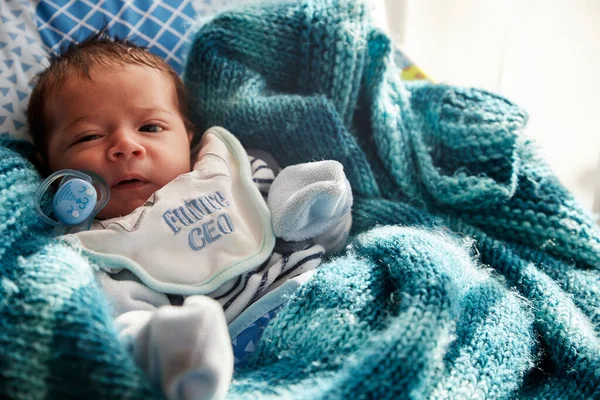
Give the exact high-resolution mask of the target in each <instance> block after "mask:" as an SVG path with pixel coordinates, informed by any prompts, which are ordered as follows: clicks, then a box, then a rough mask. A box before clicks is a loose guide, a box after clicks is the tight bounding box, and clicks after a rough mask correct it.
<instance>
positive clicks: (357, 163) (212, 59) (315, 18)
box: [0, 0, 600, 399]
mask: <svg viewBox="0 0 600 400" xmlns="http://www.w3.org/2000/svg"><path fill="white" fill-rule="evenodd" d="M391 50H392V46H391V43H390V41H389V39H388V38H387V37H386V36H385V35H384V34H382V33H381V32H380V31H378V30H377V29H376V28H375V27H374V26H373V24H372V22H371V20H370V19H369V16H368V15H367V12H366V7H365V5H364V4H363V3H362V2H360V1H358V0H302V1H300V2H284V3H265V4H261V5H257V6H254V7H248V8H244V9H240V10H236V11H230V12H227V13H223V14H221V15H219V16H217V17H215V18H214V19H212V20H211V21H210V22H208V23H207V24H205V25H204V26H202V27H200V28H199V30H198V31H197V32H196V34H195V35H194V37H193V41H192V46H191V50H190V53H189V55H188V58H187V65H186V69H185V75H184V78H185V83H186V86H187V87H188V89H189V92H190V95H191V99H190V104H191V107H190V113H191V117H192V120H193V121H194V123H195V124H197V126H198V128H199V130H200V131H204V130H205V129H206V128H208V127H210V126H213V125H220V126H224V127H225V128H227V129H228V130H230V131H231V132H232V133H234V134H235V135H236V136H237V137H238V138H239V139H240V140H241V142H242V143H243V144H244V145H245V146H246V147H248V148H260V149H263V150H266V151H268V152H270V153H271V154H273V155H275V157H276V158H277V161H278V162H279V164H280V165H281V166H282V167H285V166H287V165H291V164H296V163H299V162H306V161H312V160H321V159H335V160H337V161H339V162H340V163H342V165H343V166H344V169H345V172H346V175H347V177H348V180H349V181H350V183H351V185H352V188H353V192H354V195H355V198H354V206H353V221H354V226H353V230H352V240H351V241H350V243H349V245H348V247H347V248H346V250H345V251H344V252H343V253H342V254H339V255H337V256H335V257H331V258H330V259H329V260H328V261H327V262H326V263H325V264H324V265H322V266H321V267H320V268H319V270H318V272H317V273H316V274H315V276H314V277H313V278H312V279H311V280H310V281H309V282H308V283H307V284H305V285H304V286H303V287H301V288H300V289H299V291H298V292H297V293H295V294H294V295H293V296H292V297H291V298H290V300H289V302H288V303H287V304H286V305H285V306H284V307H283V308H282V309H281V310H280V311H279V313H278V315H277V316H276V318H274V319H273V320H272V321H271V323H270V324H269V325H268V326H267V328H266V330H265V331H264V334H263V336H262V338H261V340H260V342H259V343H258V345H257V349H256V352H255V354H254V355H253V356H251V357H250V358H249V359H248V361H247V363H246V364H245V365H244V366H243V367H242V368H240V369H238V370H237V371H236V373H235V376H234V380H233V382H232V386H231V389H230V392H229V397H230V398H241V399H246V398H280V397H284V398H298V399H316V398H378V399H379V398H381V399H387V398H389V399H397V398H413V399H424V398H440V399H455V398H469V399H470V398H482V399H483V398H485V399H488V398H491V399H493V398H510V397H513V398H548V399H556V398H597V397H598V398H600V339H599V333H600V316H599V315H600V314H599V313H598V309H600V271H599V270H598V266H599V265H600V232H599V230H598V227H597V226H596V225H594V223H593V221H592V219H591V218H590V217H589V216H588V215H587V214H586V213H585V212H584V211H583V210H582V209H581V208H580V207H579V205H578V204H577V203H576V201H575V200H574V199H573V197H572V196H571V194H570V193H568V192H567V191H566V190H565V189H564V188H563V187H562V186H560V184H559V183H558V181H557V180H556V178H555V177H554V175H553V174H552V172H551V171H550V169H549V168H548V166H547V165H546V164H545V162H544V161H543V160H541V159H540V158H539V156H538V154H537V152H536V150H535V147H534V145H533V144H532V143H531V142H530V141H528V140H527V139H526V137H524V135H523V131H524V129H525V127H526V121H527V115H526V113H525V112H524V111H523V110H521V109H520V108H519V107H518V106H516V105H515V104H513V103H511V102H510V101H508V100H506V99H503V98H502V97H499V96H497V95H494V94H491V93H488V92H485V91H481V90H476V89H466V88H456V87H451V86H447V85H434V84H427V83H417V84H414V83H413V84H409V83H406V82H401V81H400V80H399V71H398V70H397V68H396V67H395V65H394V64H393V62H392V57H391ZM39 183H40V178H39V175H38V174H37V173H36V172H35V171H34V169H33V167H32V165H31V164H29V163H28V162H27V161H25V160H24V159H23V157H21V156H19V155H18V154H16V153H14V152H12V151H11V150H9V149H7V148H3V147H0V233H1V235H2V236H1V237H2V240H1V241H0V274H1V275H0V301H1V302H0V327H1V328H2V329H0V382H1V383H0V397H3V398H46V397H48V398H55V397H56V398H65V397H67V398H68V397H73V398H86V397H90V398H107V399H108V398H110V399H114V398H131V399H137V398H153V397H157V398H159V397H161V395H160V393H158V392H157V391H156V390H155V389H154V388H152V387H150V385H149V383H148V381H147V379H146V378H145V377H144V375H143V373H142V372H141V370H139V369H138V368H137V367H136V366H135V365H134V363H133V360H131V358H130V357H129V356H128V355H127V352H126V350H125V349H123V348H121V346H120V345H119V342H118V339H117V336H116V332H115V329H114V327H113V325H112V324H113V323H112V321H111V318H110V310H109V309H108V306H107V302H106V301H105V299H104V298H103V295H102V292H101V290H100V289H99V286H98V285H97V283H96V282H95V280H94V279H93V272H94V269H95V266H94V265H93V264H92V263H91V262H90V260H87V259H85V258H84V257H83V256H82V255H81V254H78V253H77V252H76V251H74V250H73V249H72V248H71V247H69V246H68V245H67V244H65V243H63V242H61V241H59V240H57V239H53V238H52V237H51V236H50V232H49V228H47V227H44V226H43V225H42V223H41V222H40V220H39V219H38V218H37V217H36V215H35V213H34V209H33V204H32V202H33V193H34V191H35V188H36V186H37V185H38V184H39Z"/></svg>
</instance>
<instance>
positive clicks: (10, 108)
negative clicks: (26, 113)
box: [2, 103, 15, 112]
mask: <svg viewBox="0 0 600 400" xmlns="http://www.w3.org/2000/svg"><path fill="white" fill-rule="evenodd" d="M2 108H4V109H5V110H8V111H9V112H14V111H15V109H14V108H13V103H6V104H5V105H3V106H2Z"/></svg>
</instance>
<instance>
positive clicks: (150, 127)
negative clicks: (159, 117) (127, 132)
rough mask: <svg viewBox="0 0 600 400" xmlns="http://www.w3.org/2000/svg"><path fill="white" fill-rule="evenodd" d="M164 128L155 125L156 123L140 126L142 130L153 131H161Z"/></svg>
mask: <svg viewBox="0 0 600 400" xmlns="http://www.w3.org/2000/svg"><path fill="white" fill-rule="evenodd" d="M162 130H163V128H162V127H160V126H158V125H155V124H147V125H143V126H142V127H140V131H141V132H152V133H156V132H160V131H162Z"/></svg>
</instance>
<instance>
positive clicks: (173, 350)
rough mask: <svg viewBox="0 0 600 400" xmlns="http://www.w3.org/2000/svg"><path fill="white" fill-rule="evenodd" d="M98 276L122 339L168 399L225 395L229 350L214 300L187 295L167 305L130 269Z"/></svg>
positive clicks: (229, 373) (230, 366) (230, 367)
mask: <svg viewBox="0 0 600 400" xmlns="http://www.w3.org/2000/svg"><path fill="white" fill-rule="evenodd" d="M123 272H125V274H124V275H127V274H130V273H129V272H128V271H123ZM121 274H122V275H123V273H121ZM98 276H99V279H100V282H101V284H102V287H103V289H104V291H105V292H106V293H107V295H108V296H109V299H110V300H112V302H113V310H114V312H115V314H116V315H115V316H116V320H115V323H116V326H117V329H118V331H119V336H120V338H121V340H122V342H124V343H125V344H126V345H127V346H128V348H129V350H130V352H131V353H132V355H133V356H134V358H135V360H136V363H137V364H138V365H139V366H140V367H141V368H142V369H144V371H145V372H146V373H147V374H148V377H149V378H150V380H151V381H152V382H153V383H154V384H156V385H158V386H160V387H161V388H162V389H163V391H164V393H165V395H166V397H167V398H168V399H213V398H224V397H225V394H226V393H227V388H228V386H229V382H230V380H231V376H232V373H233V353H232V348H231V343H230V339H229V333H228V330H227V324H226V322H225V316H224V314H223V309H222V308H221V306H220V305H219V304H218V303H217V302H216V301H214V300H212V299H210V298H208V297H206V296H190V297H188V298H186V299H185V301H184V303H183V305H182V306H172V305H170V301H169V298H168V297H167V296H166V295H165V294H162V293H158V292H155V291H153V290H152V289H150V288H148V287H147V286H145V285H143V284H142V283H141V282H139V281H138V280H137V279H136V278H135V277H134V276H133V275H131V276H126V278H128V277H129V278H131V279H114V278H113V277H112V276H111V275H109V274H107V273H105V272H99V275H98Z"/></svg>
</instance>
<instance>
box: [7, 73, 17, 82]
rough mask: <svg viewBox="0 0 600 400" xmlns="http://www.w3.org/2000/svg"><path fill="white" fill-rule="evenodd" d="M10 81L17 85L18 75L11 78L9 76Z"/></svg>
mask: <svg viewBox="0 0 600 400" xmlns="http://www.w3.org/2000/svg"><path fill="white" fill-rule="evenodd" d="M6 79H8V80H9V81H11V82H12V83H14V84H16V83H17V74H12V75H11V76H9V77H8V78H6Z"/></svg>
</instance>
